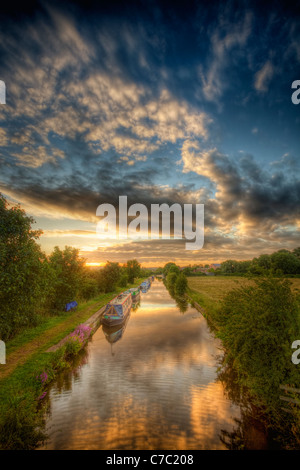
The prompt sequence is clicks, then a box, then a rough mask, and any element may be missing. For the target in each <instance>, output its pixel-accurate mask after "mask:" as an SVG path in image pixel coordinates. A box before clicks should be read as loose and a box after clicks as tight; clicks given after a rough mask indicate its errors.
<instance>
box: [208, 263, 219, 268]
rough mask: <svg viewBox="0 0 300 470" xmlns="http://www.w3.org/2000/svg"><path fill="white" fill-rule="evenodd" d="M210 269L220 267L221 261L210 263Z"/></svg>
mask: <svg viewBox="0 0 300 470" xmlns="http://www.w3.org/2000/svg"><path fill="white" fill-rule="evenodd" d="M209 267H210V269H219V268H220V267H221V265H220V264H219V263H213V264H210V265H209Z"/></svg>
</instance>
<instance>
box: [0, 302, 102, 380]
mask: <svg viewBox="0 0 300 470" xmlns="http://www.w3.org/2000/svg"><path fill="white" fill-rule="evenodd" d="M95 305H96V303H95V304H93V305H90V306H89V307H87V308H86V309H84V310H82V311H80V312H75V313H74V314H73V315H72V316H71V317H69V318H67V319H66V320H65V321H63V322H62V323H59V325H56V326H54V327H53V328H50V329H49V330H46V331H45V332H44V333H42V334H41V335H39V336H38V337H37V338H35V339H33V340H32V341H30V342H28V343H27V344H24V345H23V346H20V347H19V348H18V349H15V350H14V351H13V352H12V353H10V354H8V356H7V358H6V364H5V365H0V380H2V379H4V378H6V377H8V376H9V375H10V374H11V373H12V372H13V371H14V370H15V369H16V367H17V366H19V365H23V364H25V362H26V361H27V360H28V359H29V357H30V356H31V355H32V354H34V353H36V352H38V351H39V350H40V349H43V348H44V347H45V346H46V345H48V343H49V342H50V341H51V340H52V339H53V340H54V339H55V338H56V337H57V336H58V335H59V334H60V333H62V332H63V331H67V330H68V328H71V327H72V325H74V323H75V324H76V325H78V324H79V323H81V322H82V321H85V320H87V318H88V317H89V314H90V315H92V313H93V311H94V310H95ZM100 307H101V305H100V306H99V308H100ZM75 327H76V326H75Z"/></svg>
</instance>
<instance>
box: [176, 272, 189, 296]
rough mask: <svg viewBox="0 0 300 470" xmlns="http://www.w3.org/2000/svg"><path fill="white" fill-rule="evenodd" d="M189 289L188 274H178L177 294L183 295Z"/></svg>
mask: <svg viewBox="0 0 300 470" xmlns="http://www.w3.org/2000/svg"><path fill="white" fill-rule="evenodd" d="M186 289H187V278H186V276H185V275H184V274H183V273H181V274H179V276H177V279H176V281H175V294H176V295H178V296H180V297H182V296H183V295H184V294H185V293H186Z"/></svg>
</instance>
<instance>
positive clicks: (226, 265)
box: [221, 259, 239, 273]
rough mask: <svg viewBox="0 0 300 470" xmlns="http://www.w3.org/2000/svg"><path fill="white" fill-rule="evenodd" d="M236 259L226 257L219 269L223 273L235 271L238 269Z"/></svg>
mask: <svg viewBox="0 0 300 470" xmlns="http://www.w3.org/2000/svg"><path fill="white" fill-rule="evenodd" d="M238 264H239V263H238V261H235V260H232V259H228V260H227V261H224V262H223V263H222V264H221V270H222V272H223V273H236V272H237V270H238Z"/></svg>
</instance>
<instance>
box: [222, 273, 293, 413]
mask: <svg viewBox="0 0 300 470" xmlns="http://www.w3.org/2000/svg"><path fill="white" fill-rule="evenodd" d="M254 282H255V285H254V286H250V287H249V286H247V287H241V288H238V289H234V290H233V291H231V292H229V293H228V294H227V295H226V297H225V298H224V300H223V302H222V303H221V308H220V310H219V311H218V313H217V314H216V313H215V315H214V317H215V318H214V319H215V320H216V322H217V326H218V328H219V332H218V336H219V337H220V338H221V340H222V342H223V344H224V346H225V348H226V351H227V358H228V359H231V360H232V361H233V362H234V364H235V367H236V369H237V370H238V371H239V372H240V377H241V379H242V381H243V383H244V385H246V386H247V387H248V388H249V390H250V391H252V392H253V394H254V396H256V397H259V398H260V399H261V401H262V402H263V403H264V404H265V405H266V406H267V408H268V410H274V409H276V408H277V407H278V406H280V405H279V385H283V384H290V385H292V384H294V385H298V386H299V371H296V367H295V366H294V364H293V363H292V362H291V351H292V350H291V345H292V343H293V341H294V340H295V339H298V338H300V319H299V305H298V303H297V298H296V296H295V295H293V293H292V291H291V289H290V282H289V281H288V280H284V279H274V278H265V279H259V280H255V281H254ZM297 373H298V375H297Z"/></svg>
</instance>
